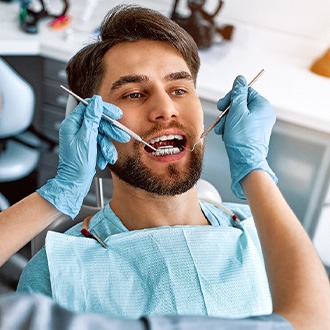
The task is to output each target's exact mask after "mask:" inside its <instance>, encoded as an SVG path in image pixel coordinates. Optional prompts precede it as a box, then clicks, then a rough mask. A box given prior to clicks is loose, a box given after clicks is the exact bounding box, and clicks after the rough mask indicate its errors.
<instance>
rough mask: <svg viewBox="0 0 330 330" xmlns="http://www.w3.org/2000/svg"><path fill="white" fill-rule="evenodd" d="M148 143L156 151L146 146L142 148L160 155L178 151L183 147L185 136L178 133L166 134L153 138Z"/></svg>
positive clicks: (172, 153)
mask: <svg viewBox="0 0 330 330" xmlns="http://www.w3.org/2000/svg"><path fill="white" fill-rule="evenodd" d="M148 143H149V144H150V145H151V146H153V147H154V148H155V149H157V151H154V150H152V149H150V148H148V147H145V148H144V149H145V150H146V151H147V152H148V153H150V154H152V155H153V156H156V157H161V156H167V155H175V154H178V153H180V152H181V151H182V150H183V149H184V147H185V144H186V138H185V137H184V136H183V135H180V134H168V135H162V136H158V137H156V138H153V139H151V140H150V141H148Z"/></svg>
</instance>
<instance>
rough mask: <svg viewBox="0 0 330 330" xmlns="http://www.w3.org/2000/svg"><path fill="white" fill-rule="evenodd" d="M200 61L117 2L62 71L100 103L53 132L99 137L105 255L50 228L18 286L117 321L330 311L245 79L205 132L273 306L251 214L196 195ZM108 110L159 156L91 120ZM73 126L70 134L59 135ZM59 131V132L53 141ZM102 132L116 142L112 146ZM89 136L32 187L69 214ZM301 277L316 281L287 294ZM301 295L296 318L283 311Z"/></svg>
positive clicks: (82, 178) (169, 26) (189, 45)
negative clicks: (218, 137)
mask: <svg viewBox="0 0 330 330" xmlns="http://www.w3.org/2000/svg"><path fill="white" fill-rule="evenodd" d="M198 67H199V60H198V53H197V48H196V46H195V45H194V43H193V42H192V41H191V38H190V37H189V36H188V35H186V34H185V33H184V31H183V30H181V29H179V28H178V26H177V25H175V24H174V23H173V22H171V21H170V20H168V19H166V18H165V17H163V16H161V15H159V14H158V13H156V12H153V11H149V10H145V9H141V8H137V7H120V8H115V9H114V10H113V11H112V12H111V13H110V14H109V15H108V17H107V18H106V19H105V21H104V22H103V26H102V28H101V40H100V41H99V42H97V43H95V44H93V45H90V46H87V47H86V48H85V49H83V50H82V51H81V52H80V53H78V54H77V56H76V57H75V58H74V59H73V60H72V61H71V62H70V64H69V67H68V73H69V85H70V87H71V88H72V89H73V91H74V92H75V93H77V94H79V95H81V96H83V97H91V96H92V95H93V94H99V95H100V96H101V97H102V99H103V102H102V101H101V100H100V97H97V96H94V97H93V98H92V99H91V100H90V103H89V105H88V106H87V108H86V112H85V107H84V106H83V105H79V106H78V107H77V108H76V109H75V110H74V112H73V113H72V115H71V116H70V117H69V118H67V120H66V121H65V122H64V123H63V127H62V129H61V130H62V132H61V133H60V134H62V136H61V139H60V141H62V144H61V145H62V146H65V145H66V144H67V145H68V144H70V143H71V141H72V140H77V139H76V136H75V133H76V131H77V129H78V128H77V127H80V126H81V127H85V126H86V127H85V131H86V132H87V133H90V132H94V133H95V131H97V129H98V130H99V134H98V137H97V139H98V145H99V150H98V156H97V163H98V165H99V167H101V168H104V167H105V165H106V163H109V164H110V165H109V167H110V170H111V173H112V176H113V183H114V192H113V196H112V199H111V201H110V205H107V206H106V207H105V208H104V209H103V210H102V211H101V212H99V213H98V214H97V215H96V216H95V217H93V219H92V220H91V222H90V228H91V229H93V230H94V231H95V232H96V234H97V235H98V236H100V237H101V239H102V240H104V241H105V243H106V244H107V245H108V249H107V250H105V249H103V248H101V247H100V246H98V245H97V243H96V242H94V241H93V240H88V239H84V238H82V237H79V235H80V228H78V227H76V228H73V229H72V230H71V231H70V232H69V233H70V234H71V235H73V236H68V235H61V234H50V235H49V237H48V239H47V244H46V250H45V249H44V250H42V251H41V252H40V253H39V254H38V255H37V256H36V257H35V258H34V259H33V260H31V262H30V264H29V265H28V267H27V269H26V270H25V271H24V273H23V276H22V279H21V281H20V284H19V288H18V289H19V291H35V292H40V293H43V294H46V295H49V296H52V298H53V299H54V300H56V301H57V302H59V303H60V304H61V305H62V306H65V307H66V308H69V309H72V310H75V311H96V312H101V313H105V314H107V315H110V316H117V317H129V318H138V317H140V316H142V315H146V314H147V315H160V314H161V315H164V314H195V315H212V316H221V317H247V316H252V315H260V314H269V313H271V311H272V310H273V311H274V312H277V313H279V314H280V315H283V316H284V317H288V318H289V320H290V321H291V322H292V323H293V324H294V325H297V326H302V325H303V323H304V322H305V320H306V318H308V320H309V322H310V323H309V325H311V324H315V325H324V324H325V323H324V322H325V321H326V319H325V315H326V314H325V312H324V311H325V308H326V306H329V297H328V295H329V288H328V283H327V280H326V277H325V274H324V270H322V266H321V263H320V260H319V259H318V258H317V257H316V254H315V251H314V250H313V248H312V245H311V243H310V241H309V240H308V237H307V235H306V233H305V232H304V231H303V229H302V228H301V226H300V224H299V221H298V220H297V219H296V218H295V216H294V214H293V213H292V211H291V210H290V208H289V207H288V206H287V204H286V203H285V201H284V200H283V198H282V196H281V194H280V192H279V191H278V189H277V187H276V185H275V183H274V181H273V180H276V177H275V175H274V174H273V172H272V171H271V169H270V168H269V166H268V164H267V161H266V156H267V148H268V142H269V136H270V132H271V128H272V126H273V124H274V120H275V118H274V113H273V112H272V110H271V107H270V105H269V103H268V102H267V101H266V100H265V99H264V98H262V97H261V96H260V95H259V94H258V93H257V92H256V91H254V90H253V89H250V88H248V87H247V84H246V81H245V79H244V78H243V77H238V78H237V79H236V80H235V83H234V86H233V90H232V92H231V93H229V94H228V95H227V96H226V97H225V98H224V99H222V100H220V101H219V104H218V107H219V108H220V109H223V108H224V107H225V106H226V105H228V104H229V103H230V104H231V110H230V111H229V114H228V116H227V118H226V121H225V122H224V121H223V122H222V123H220V124H219V125H218V127H217V128H216V132H217V133H218V134H222V135H223V140H224V142H225V145H226V149H227V152H228V156H229V161H230V166H231V174H232V179H233V184H232V189H233V191H234V193H235V194H236V195H237V196H239V197H245V196H246V198H247V200H248V202H249V205H250V207H251V211H252V214H253V217H254V220H255V223H256V227H257V229H258V235H259V237H260V241H261V246H262V248H263V254H264V256H265V260H266V267H267V275H268V278H269V280H270V283H271V292H272V302H273V307H272V306H271V301H270V294H269V289H268V284H267V280H266V273H265V269H264V265H263V258H262V255H261V250H260V245H259V241H258V237H257V234H256V231H255V227H254V225H253V223H252V219H251V218H250V211H249V210H248V209H247V208H245V207H243V206H238V205H230V207H231V208H232V210H233V211H234V213H236V214H238V216H239V218H240V219H241V220H242V221H241V222H239V221H236V215H235V216H234V219H232V218H231V217H229V216H227V214H226V213H224V212H222V210H221V209H218V208H216V207H214V206H212V205H209V204H207V203H202V202H199V201H198V198H197V193H196V189H195V183H196V181H197V180H198V178H199V175H200V172H201V163H202V156H203V144H202V143H201V144H198V145H197V146H196V148H195V149H194V151H193V152H190V151H189V149H191V148H192V146H193V145H194V142H195V141H197V140H198V138H199V136H200V134H201V133H202V131H203V120H202V109H201V105H200V102H199V99H198V97H197V94H196V90H195V80H196V76H197V72H198ZM89 74H91V76H89ZM110 104H113V105H115V106H112V105H110ZM117 107H119V108H120V109H121V110H122V111H123V117H122V118H121V122H122V123H123V124H124V125H126V126H127V127H129V128H130V129H131V130H133V131H134V132H136V133H137V134H139V135H140V136H142V137H143V139H144V140H146V141H147V142H148V143H149V144H151V145H153V146H154V147H155V148H156V149H158V151H157V152H152V150H150V149H148V148H145V147H144V145H142V144H140V143H138V142H136V141H133V140H130V141H129V142H128V137H127V136H126V135H125V134H124V133H122V132H121V133H120V132H119V131H118V130H115V128H113V127H110V126H109V125H106V124H105V123H103V122H102V121H101V123H100V113H101V112H102V108H105V110H104V111H106V112H109V113H110V114H111V116H112V117H114V118H115V119H118V118H119V117H120V110H119V109H118V108H117ZM84 112H85V115H84V114H83V113H84ZM83 116H85V119H83ZM90 116H92V117H93V116H95V118H96V119H95V120H94V121H93V122H92V127H89V126H88V125H86V124H85V123H88V119H90V118H89V117H90ZM99 123H100V124H99ZM98 125H100V126H98ZM71 126H72V127H74V129H71V130H69V129H68V127H71ZM65 128H66V129H65ZM65 131H69V133H70V134H68V135H67V136H66V135H64V132H65ZM65 133H67V132H65ZM107 135H110V137H111V138H112V139H115V140H116V141H113V145H112V144H111V143H110V142H109V140H108V138H107ZM89 139H90V137H89V134H86V136H84V135H82V134H80V135H79V139H78V140H79V142H81V144H82V146H83V148H82V151H81V153H82V154H83V155H84V157H76V158H74V161H72V163H70V162H69V164H68V161H67V160H66V159H65V157H64V156H65V152H64V150H62V153H61V152H60V155H62V158H61V156H60V165H59V169H58V175H57V176H56V177H55V178H54V179H53V180H51V181H50V182H49V183H47V184H46V185H45V186H44V187H42V188H41V189H40V190H39V191H38V193H39V194H40V195H41V196H42V197H43V198H45V199H46V200H48V201H49V202H50V203H51V204H53V205H54V206H56V208H57V209H58V210H59V211H61V212H63V213H65V214H68V215H70V216H71V217H74V216H75V215H76V213H77V211H78V210H79V207H80V205H81V202H82V199H83V197H84V195H85V194H86V193H87V190H88V188H89V185H90V180H91V178H92V175H91V173H93V171H91V169H92V163H93V162H91V164H90V165H89V166H87V168H88V171H85V167H84V166H82V165H81V163H84V162H85V160H86V159H89V158H90V157H89V156H90V154H91V156H92V157H91V158H92V159H95V147H96V146H95V139H92V142H93V144H88V141H90V140H89ZM66 141H67V142H66ZM84 142H86V143H84ZM120 142H126V143H120ZM114 147H115V149H114ZM160 147H162V148H160ZM63 148H64V147H63ZM78 149H79V148H78ZM68 150H69V148H68ZM84 150H85V151H84ZM86 155H87V156H86ZM67 156H68V158H69V159H70V155H67ZM117 156H118V159H117ZM87 163H88V162H87ZM77 164H78V167H79V168H82V169H84V172H83V173H80V175H79V174H78V173H77V172H76V171H75V166H77ZM94 164H95V163H94ZM66 172H68V174H66ZM72 173H73V174H72ZM71 186H72V187H71ZM70 189H71V191H70ZM68 191H69V193H68ZM73 195H75V196H76V199H73V197H72V196H73ZM63 196H64V197H66V196H67V198H63ZM293 227H294V230H293V229H292V228H293ZM76 236H78V237H76ZM80 236H82V235H80ZM301 241H303V242H304V244H302V246H300V247H299V249H297V247H296V246H295V244H297V242H301ZM279 242H281V244H279ZM290 242H295V243H294V244H293V246H291V243H290ZM305 258H306V259H308V260H309V263H308V267H309V269H314V270H315V271H316V272H318V273H319V274H320V275H319V274H318V275H314V276H315V277H314V276H313V275H311V271H310V270H308V271H306V268H305V266H303V265H302V262H303V261H305ZM291 267H293V268H295V267H297V268H299V269H300V272H299V276H298V277H297V276H288V274H287V271H288V269H289V268H291ZM295 275H297V274H295ZM307 282H308V283H310V282H313V283H314V284H310V285H309V286H308V287H307V288H306V289H305V290H304V291H302V290H301V289H300V290H299V289H298V288H301V287H302V286H304V285H306V283H307ZM321 283H322V284H324V291H323V292H321V293H320V296H319V297H318V299H316V300H317V304H318V307H319V309H320V310H319V311H318V313H317V314H315V310H313V313H311V311H310V309H309V308H310V304H308V303H307V301H308V299H309V297H310V296H311V295H315V290H316V289H319V288H320V284H321ZM288 288H290V289H288ZM256 297H257V299H256ZM298 301H299V302H300V304H301V305H300V307H301V310H303V311H304V313H303V315H304V317H302V316H301V315H302V314H299V315H297V314H295V315H292V311H293V310H294V311H295V312H296V310H295V309H292V306H293V305H295V304H296V303H297V302H298ZM304 301H306V303H304ZM290 307H291V308H290ZM312 314H313V315H312ZM311 322H313V323H311Z"/></svg>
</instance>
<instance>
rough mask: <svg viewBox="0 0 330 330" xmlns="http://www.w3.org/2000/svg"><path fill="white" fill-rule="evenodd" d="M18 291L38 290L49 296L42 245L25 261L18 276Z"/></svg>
mask: <svg viewBox="0 0 330 330" xmlns="http://www.w3.org/2000/svg"><path fill="white" fill-rule="evenodd" d="M17 291H18V292H38V293H41V294H44V295H47V296H51V287H50V276H49V269H48V260H47V254H46V249H45V248H44V247H43V248H42V249H41V250H40V251H39V252H38V253H37V254H36V255H34V256H33V257H32V258H31V260H30V261H29V262H28V263H27V265H26V267H25V268H24V270H23V272H22V275H21V277H20V280H19V283H18V286H17Z"/></svg>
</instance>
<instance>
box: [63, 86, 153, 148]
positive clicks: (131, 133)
mask: <svg viewBox="0 0 330 330" xmlns="http://www.w3.org/2000/svg"><path fill="white" fill-rule="evenodd" d="M60 87H61V88H62V89H64V90H65V91H66V92H68V93H69V94H70V95H72V96H73V97H74V98H75V99H76V100H78V101H80V102H81V103H83V104H85V105H88V102H87V101H86V100H84V99H83V98H81V97H80V96H79V95H77V94H75V93H74V92H72V91H71V90H70V89H68V88H66V87H64V86H63V85H60ZM102 117H103V118H105V119H106V120H108V121H110V122H111V123H112V124H113V125H114V126H117V127H118V128H120V129H121V130H123V131H124V132H126V133H127V134H128V135H129V136H131V137H132V138H133V139H135V140H136V141H139V142H141V143H143V144H144V145H146V146H148V147H149V148H150V149H152V150H153V151H157V149H156V148H154V147H153V146H151V145H150V144H149V143H147V142H146V141H144V140H143V139H142V138H141V137H140V136H139V135H137V134H136V133H134V132H133V131H131V130H130V129H129V128H127V127H126V126H124V125H123V124H121V123H120V122H118V121H117V120H114V119H112V118H111V117H109V116H108V115H106V114H105V113H102Z"/></svg>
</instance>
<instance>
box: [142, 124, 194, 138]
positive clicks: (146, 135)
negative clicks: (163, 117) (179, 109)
mask: <svg viewBox="0 0 330 330" xmlns="http://www.w3.org/2000/svg"><path fill="white" fill-rule="evenodd" d="M170 128H177V129H180V130H181V131H183V132H184V134H185V135H186V138H187V140H191V141H193V139H194V138H195V134H193V133H192V132H191V130H188V129H187V128H186V127H185V126H184V125H182V124H181V123H179V122H177V121H172V122H170V123H169V124H167V125H163V124H157V125H156V126H154V127H153V128H152V129H150V130H149V131H147V132H146V133H144V134H143V135H142V136H141V137H142V139H143V140H148V139H149V138H150V137H151V136H153V135H155V134H157V133H159V132H161V131H162V130H165V129H170Z"/></svg>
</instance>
